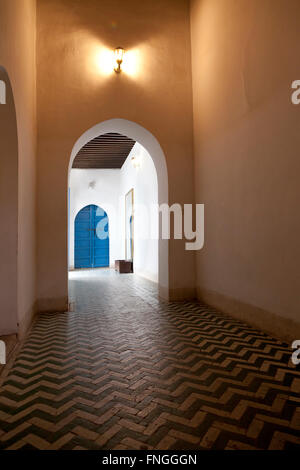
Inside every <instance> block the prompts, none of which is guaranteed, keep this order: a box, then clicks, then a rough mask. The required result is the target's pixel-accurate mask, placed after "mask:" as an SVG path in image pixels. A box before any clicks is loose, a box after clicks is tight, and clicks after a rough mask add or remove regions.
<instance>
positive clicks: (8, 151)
mask: <svg viewBox="0 0 300 470" xmlns="http://www.w3.org/2000/svg"><path fill="white" fill-rule="evenodd" d="M0 155H1V158H0V220H1V243H0V285H1V289H0V336H1V335H10V334H14V333H16V332H17V329H18V320H17V241H18V134H17V120H16V110H15V103H14V97H13V92H12V87H11V84H10V80H9V77H8V74H7V72H6V70H5V69H4V68H3V67H2V66H0Z"/></svg>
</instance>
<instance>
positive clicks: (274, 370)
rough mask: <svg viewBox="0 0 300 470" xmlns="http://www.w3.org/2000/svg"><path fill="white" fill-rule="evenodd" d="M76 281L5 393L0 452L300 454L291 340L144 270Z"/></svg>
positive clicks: (46, 317) (75, 275)
mask: <svg viewBox="0 0 300 470" xmlns="http://www.w3.org/2000/svg"><path fill="white" fill-rule="evenodd" d="M69 284H70V285H69V295H70V301H71V310H72V311H71V312H69V313H65V314H62V313H58V314H55V313H53V314H43V315H40V316H39V317H38V318H37V320H36V321H35V323H34V325H33V328H32V329H31V332H30V333H29V335H28V337H27V340H26V342H25V344H24V346H23V348H22V350H21V351H20V353H19V354H18V357H17V359H16V361H15V364H14V366H13V367H12V369H11V370H10V373H9V375H8V377H7V379H6V381H5V383H4V386H3V387H2V389H1V395H0V449H124V450H125V449H149V450H150V449H293V448H298V449H300V437H299V435H300V411H299V391H300V371H299V369H298V370H296V367H295V366H293V365H292V364H291V361H290V357H291V350H290V349H288V347H287V345H285V344H284V343H281V342H279V341H278V340H276V339H272V338H271V337H269V336H267V335H265V334H264V333H262V332H260V331H257V330H255V329H253V328H251V327H249V326H247V325H245V324H243V323H241V322H239V321H237V320H233V319H230V318H228V317H225V316H224V315H222V314H221V313H219V312H218V311H216V310H214V309H213V308H210V307H206V306H205V305H203V304H201V303H198V302H184V303H180V302H176V303H175V302H173V303H167V302H164V301H160V300H158V298H157V293H156V288H155V284H152V283H150V282H149V281H146V280H145V279H143V278H140V277H138V276H135V275H131V274H125V275H118V274H117V273H115V272H114V271H113V270H109V269H98V270H93V271H89V270H86V271H72V272H70V281H69Z"/></svg>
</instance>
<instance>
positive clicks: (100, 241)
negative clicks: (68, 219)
mask: <svg viewBox="0 0 300 470" xmlns="http://www.w3.org/2000/svg"><path fill="white" fill-rule="evenodd" d="M74 257H75V269H82V268H106V267H108V266H109V222H108V216H107V213H106V212H105V211H104V210H103V209H102V208H101V207H98V206H96V205H94V204H90V205H88V206H86V207H84V208H83V209H81V210H80V211H79V212H78V214H77V216H76V218H75V246H74Z"/></svg>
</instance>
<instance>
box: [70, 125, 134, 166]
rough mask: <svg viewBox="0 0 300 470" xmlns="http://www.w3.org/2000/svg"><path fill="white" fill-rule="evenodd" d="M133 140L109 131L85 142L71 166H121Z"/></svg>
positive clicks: (132, 144)
mask: <svg viewBox="0 0 300 470" xmlns="http://www.w3.org/2000/svg"><path fill="white" fill-rule="evenodd" d="M134 144H135V141H134V140H132V139H129V137H126V136H125V135H121V134H117V133H114V132H110V133H108V134H103V135H100V136H99V137H96V138H95V139H93V140H90V141H89V142H88V143H87V144H85V145H84V146H83V147H82V148H81V149H80V150H79V152H78V153H77V155H76V157H75V159H74V162H73V168H122V166H123V164H124V162H125V160H126V158H127V157H128V155H129V153H130V151H131V149H132V147H133V146H134Z"/></svg>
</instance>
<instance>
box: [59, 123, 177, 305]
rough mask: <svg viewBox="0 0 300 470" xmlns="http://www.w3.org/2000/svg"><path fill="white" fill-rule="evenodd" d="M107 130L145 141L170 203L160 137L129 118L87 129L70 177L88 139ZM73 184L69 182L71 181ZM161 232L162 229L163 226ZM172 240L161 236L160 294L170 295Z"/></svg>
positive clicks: (162, 195)
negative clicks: (158, 138)
mask: <svg viewBox="0 0 300 470" xmlns="http://www.w3.org/2000/svg"><path fill="white" fill-rule="evenodd" d="M107 133H119V134H121V135H125V136H127V137H129V138H131V139H133V140H134V141H136V142H138V143H139V144H140V145H142V146H143V147H144V148H145V149H146V151H147V152H148V154H149V155H150V157H151V159H152V161H153V164H154V166H155V170H156V174H157V184H158V204H159V205H161V204H168V202H169V198H168V172H167V165H166V159H165V155H164V153H163V150H162V148H161V146H160V144H159V142H158V141H157V139H156V138H155V137H154V136H153V135H152V134H151V133H150V132H149V131H148V130H146V129H145V128H144V127H142V126H140V125H139V124H137V123H135V122H132V121H128V120H126V119H110V120H108V121H104V122H101V123H99V124H97V125H95V126H94V127H92V128H91V129H89V130H87V131H86V132H85V133H84V134H82V136H81V137H80V138H79V139H78V140H77V142H76V143H75V145H74V147H73V150H72V153H71V157H70V163H69V181H70V173H71V169H72V165H73V161H74V159H75V157H76V155H77V154H78V152H79V151H80V149H81V148H82V147H83V146H85V145H86V144H87V143H88V142H90V141H92V140H93V139H95V138H96V137H98V136H101V135H103V134H107ZM68 187H69V183H68ZM159 233H160V230H159ZM168 250H169V241H168V240H165V239H162V238H161V236H160V235H159V238H158V287H159V295H160V296H161V297H163V298H165V299H168V297H169V253H168Z"/></svg>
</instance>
